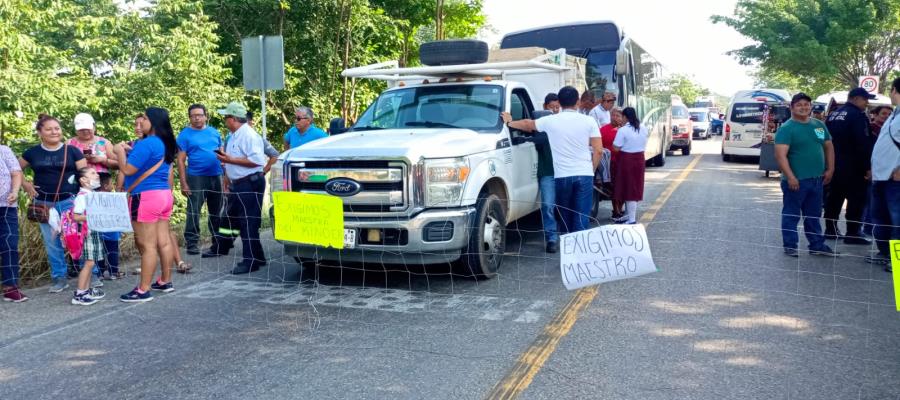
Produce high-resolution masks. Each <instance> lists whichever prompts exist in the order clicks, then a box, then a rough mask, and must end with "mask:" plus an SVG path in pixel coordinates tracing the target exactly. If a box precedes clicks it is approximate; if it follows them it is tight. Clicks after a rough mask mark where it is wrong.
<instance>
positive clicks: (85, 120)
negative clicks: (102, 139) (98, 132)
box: [75, 113, 94, 131]
mask: <svg viewBox="0 0 900 400" xmlns="http://www.w3.org/2000/svg"><path fill="white" fill-rule="evenodd" d="M82 129H94V117H92V116H91V114H88V113H81V114H78V115H76V116H75V130H76V131H80V130H82Z"/></svg>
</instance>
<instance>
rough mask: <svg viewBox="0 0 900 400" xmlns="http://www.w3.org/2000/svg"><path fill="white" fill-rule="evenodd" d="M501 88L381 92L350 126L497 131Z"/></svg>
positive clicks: (500, 124)
mask: <svg viewBox="0 0 900 400" xmlns="http://www.w3.org/2000/svg"><path fill="white" fill-rule="evenodd" d="M503 93H504V90H503V87H502V86H499V85H440V86H420V87H412V88H407V89H398V90H391V91H388V92H384V93H382V94H381V96H378V99H377V100H375V102H374V103H372V105H371V106H369V108H368V109H367V110H366V112H365V113H363V115H362V116H361V117H360V118H359V120H358V121H357V122H356V125H354V126H353V129H352V130H354V131H363V130H376V129H405V128H410V127H420V128H462V129H471V130H473V131H476V132H499V131H500V130H501V129H502V127H503V122H502V120H501V119H500V110H501V109H502V105H503Z"/></svg>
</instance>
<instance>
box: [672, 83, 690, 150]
mask: <svg viewBox="0 0 900 400" xmlns="http://www.w3.org/2000/svg"><path fill="white" fill-rule="evenodd" d="M693 133H694V123H693V121H691V113H690V112H689V111H688V108H687V107H686V106H685V105H684V103H681V102H680V101H678V102H676V99H675V96H673V98H672V145H671V146H669V151H675V150H681V154H682V155H685V156H688V155H690V154H691V143H692V142H691V136H692V135H693Z"/></svg>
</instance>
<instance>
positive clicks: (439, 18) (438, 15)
mask: <svg viewBox="0 0 900 400" xmlns="http://www.w3.org/2000/svg"><path fill="white" fill-rule="evenodd" d="M435 9H436V12H435V16H434V28H435V29H434V39H435V40H444V0H437V7H435Z"/></svg>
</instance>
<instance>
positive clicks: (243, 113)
mask: <svg viewBox="0 0 900 400" xmlns="http://www.w3.org/2000/svg"><path fill="white" fill-rule="evenodd" d="M219 115H222V116H229V115H230V116H232V117H238V118H247V107H244V105H243V104H241V103H238V102H236V101H232V102H231V103H228V105H227V106H226V107H225V108H223V109H220V110H219Z"/></svg>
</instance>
